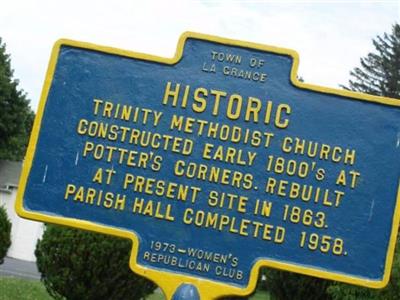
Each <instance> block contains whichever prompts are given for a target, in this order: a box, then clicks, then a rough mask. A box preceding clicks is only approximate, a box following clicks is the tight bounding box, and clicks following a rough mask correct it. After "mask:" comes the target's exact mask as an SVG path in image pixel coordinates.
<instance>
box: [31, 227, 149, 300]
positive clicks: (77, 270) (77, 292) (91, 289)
mask: <svg viewBox="0 0 400 300" xmlns="http://www.w3.org/2000/svg"><path fill="white" fill-rule="evenodd" d="M131 247H132V244H131V242H130V241H128V240H124V239H120V238H116V237H111V236H106V235H102V234H97V233H92V232H88V231H82V230H78V229H73V228H66V227H61V226H57V225H47V226H46V230H45V232H44V234H43V237H42V239H41V240H39V241H38V244H37V246H36V251H35V254H36V258H37V266H38V269H39V271H40V272H41V274H42V275H41V276H42V278H41V279H42V281H43V282H44V285H45V286H46V289H47V291H48V292H49V294H50V295H51V296H53V297H54V298H55V299H68V300H97V299H109V300H113V299H115V300H117V299H118V300H119V299H133V300H134V299H141V298H143V297H144V296H146V295H148V294H150V293H152V292H153V290H154V289H155V288H156V286H155V285H154V284H153V283H152V282H150V281H149V280H147V279H145V278H143V277H140V276H138V275H135V274H134V273H133V272H132V271H131V270H130V268H129V257H130V252H131Z"/></svg>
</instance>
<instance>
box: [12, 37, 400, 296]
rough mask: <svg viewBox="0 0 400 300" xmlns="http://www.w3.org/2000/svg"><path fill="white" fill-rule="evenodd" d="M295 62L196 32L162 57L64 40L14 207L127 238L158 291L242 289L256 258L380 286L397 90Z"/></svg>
mask: <svg viewBox="0 0 400 300" xmlns="http://www.w3.org/2000/svg"><path fill="white" fill-rule="evenodd" d="M327 59H329V57H327ZM298 63H299V62H298V56H297V54H296V52H294V51H292V50H287V49H282V48H277V47H270V46H264V45H259V44H252V43H246V42H240V41H236V40H229V39H224V38H219V37H214V36H208V35H202V34H196V33H186V34H184V35H183V36H182V37H181V39H180V41H179V45H178V50H177V53H176V55H175V57H174V58H172V59H166V58H160V57H155V56H150V55H145V54H139V53H134V52H130V51H123V50H118V49H114V48H108V47H101V46H97V45H92V44H88V43H81V42H75V41H69V40H61V41H59V42H58V43H57V44H56V45H55V47H54V50H53V54H52V57H51V60H50V65H49V69H48V73H47V78H46V81H45V85H44V89H43V93H42V98H41V102H40V107H39V111H38V113H37V117H36V120H35V125H34V130H33V133H32V137H31V141H30V145H29V149H28V154H27V158H26V162H25V164H24V169H23V175H22V178H21V184H20V189H19V195H18V200H17V207H16V208H17V212H18V214H19V215H21V216H23V217H26V218H30V219H34V220H39V221H43V222H52V223H57V224H63V225H68V226H73V227H78V228H82V229H86V230H92V231H96V232H101V233H107V234H111V235H116V236H119V237H123V238H128V239H131V240H132V241H133V249H132V254H131V259H130V267H131V268H132V270H133V271H134V272H136V273H138V274H140V275H143V276H146V277H147V278H150V279H151V280H153V281H155V282H156V283H157V284H158V285H159V286H160V287H161V288H162V289H163V291H164V293H165V294H166V296H167V297H168V299H171V298H172V299H200V298H201V299H214V298H217V297H220V296H224V295H246V294H249V293H250V292H251V291H252V290H253V289H254V288H255V285H256V281H257V274H258V270H259V268H260V267H262V266H269V267H274V268H279V269H284V270H289V271H293V272H297V273H302V274H307V275H312V276H317V277H321V278H327V279H333V280H339V281H343V282H347V283H352V284H358V285H362V286H368V287H375V288H379V287H383V286H384V285H386V283H387V282H388V280H389V276H390V269H391V264H392V260H393V254H394V247H395V240H396V236H397V228H398V224H399V198H400V197H399V169H400V135H399V132H400V122H399V119H400V101H399V100H395V99H389V98H384V97H376V96H371V95H365V94H360V93H354V92H349V91H344V90H336V89H329V88H323V87H318V86H314V85H310V84H305V83H301V82H299V81H298V80H297V79H296V76H297V75H296V74H297V67H298ZM320 67H321V68H322V66H320Z"/></svg>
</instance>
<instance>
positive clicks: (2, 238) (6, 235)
mask: <svg viewBox="0 0 400 300" xmlns="http://www.w3.org/2000/svg"><path fill="white" fill-rule="evenodd" d="M10 245H11V222H10V220H9V219H8V216H7V212H6V210H5V208H4V207H2V206H0V265H1V264H2V263H3V261H4V257H5V256H6V254H7V251H8V248H10Z"/></svg>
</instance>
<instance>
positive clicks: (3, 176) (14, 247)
mask: <svg viewBox="0 0 400 300" xmlns="http://www.w3.org/2000/svg"><path fill="white" fill-rule="evenodd" d="M21 169H22V162H12V161H4V160H0V205H2V206H4V207H5V208H6V210H7V214H8V218H9V219H10V221H11V223H12V228H11V246H10V249H9V250H8V253H7V256H9V257H13V258H17V259H23V260H27V261H36V257H35V247H36V242H37V240H38V239H39V238H41V236H42V234H43V229H44V224H43V223H40V222H34V221H29V220H26V219H22V218H20V217H18V216H17V214H16V213H15V208H14V206H15V199H16V197H17V189H18V182H19V176H20V174H21Z"/></svg>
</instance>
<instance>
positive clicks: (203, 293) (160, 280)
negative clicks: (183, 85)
mask: <svg viewBox="0 0 400 300" xmlns="http://www.w3.org/2000/svg"><path fill="white" fill-rule="evenodd" d="M190 38H193V39H199V40H205V41H210V42H215V43H220V44H224V45H229V46H236V47H243V48H250V49H255V50H261V51H266V52H272V53H276V54H281V55H286V56H289V57H291V58H292V59H293V66H292V69H291V73H290V79H291V82H292V84H293V85H295V86H296V87H298V88H301V89H307V90H311V91H317V92H322V93H326V94H333V95H338V96H345V97H350V98H353V99H356V100H362V101H368V102H375V103H380V104H384V105H389V106H396V107H400V100H397V99H392V98H387V97H379V96H373V95H368V94H362V93H357V92H352V91H346V90H339V89H333V88H327V87H321V86H317V85H312V84H307V83H303V82H300V81H299V80H297V70H298V65H299V56H298V54H297V52H296V51H294V50H290V49H284V48H279V47H273V46H266V45H262V44H256V43H250V42H243V41H238V40H232V39H227V38H221V37H217V36H211V35H206V34H200V33H194V32H185V33H183V34H182V35H181V37H180V39H179V42H178V46H177V50H176V53H175V56H174V57H173V58H163V57H158V56H153V55H148V54H142V53H137V52H132V51H126V50H121V49H116V48H111V47H104V46H99V45H95V44H91V43H85V42H78V41H73V40H67V39H60V40H58V41H57V42H56V43H55V45H54V47H53V50H52V53H51V58H50V62H49V65H48V69H47V73H46V78H45V82H44V85H43V89H42V94H41V97H40V103H39V107H38V112H37V114H36V118H35V122H34V125H33V129H32V134H31V138H30V141H29V146H28V150H27V154H26V159H25V162H24V165H23V169H22V174H21V178H20V182H19V188H18V194H17V200H16V204H15V209H16V211H17V214H18V215H19V216H21V217H24V218H28V219H32V220H37V221H42V222H46V223H56V224H60V225H67V226H72V227H76V228H80V229H84V230H91V231H95V232H99V233H105V234H110V235H114V236H118V237H121V238H127V239H130V240H132V243H133V245H132V252H131V257H130V262H129V265H130V267H131V269H132V270H133V271H134V272H135V273H137V274H139V275H142V276H144V277H147V278H149V279H150V280H153V281H154V282H155V283H156V284H158V285H159V286H160V288H161V289H162V290H163V292H164V294H165V296H166V297H167V299H171V298H172V295H173V293H174V292H175V291H176V289H177V288H178V286H179V285H181V284H182V283H190V284H193V285H195V286H196V287H197V288H198V290H199V293H200V297H201V299H215V298H217V297H221V296H226V295H242V296H244V295H248V294H250V293H251V292H252V291H253V290H254V289H255V287H256V284H257V278H258V271H259V269H260V267H273V268H278V269H282V270H288V271H292V272H296V273H301V274H305V275H311V276H316V277H320V278H326V279H332V280H337V281H342V282H346V283H350V284H356V285H361V286H365V287H371V288H383V287H385V286H386V285H387V283H388V282H389V279H390V272H391V268H392V263H393V255H394V251H395V245H396V237H397V231H398V224H399V220H400V204H399V203H400V181H399V187H398V191H397V199H396V206H395V212H394V218H393V224H392V232H391V235H390V241H389V247H388V252H387V254H386V262H385V270H384V276H383V279H382V280H381V281H372V280H366V279H362V278H359V277H352V276H348V275H345V274H341V273H333V272H329V271H325V270H322V269H321V270H318V269H310V268H308V267H306V266H301V265H294V264H288V263H282V262H277V261H267V260H259V261H257V262H256V263H255V264H254V266H253V268H252V270H251V273H250V280H249V284H248V286H247V287H246V288H244V289H243V288H239V287H236V286H231V285H227V284H224V283H219V282H214V281H211V280H206V279H202V278H196V277H192V276H187V275H183V274H179V273H173V272H165V271H160V270H154V269H150V268H147V267H144V266H140V265H138V264H137V261H136V257H137V254H138V245H139V238H138V237H137V236H136V235H135V234H133V233H132V232H128V231H125V230H119V229H115V228H110V227H106V226H102V225H99V224H96V223H92V222H88V221H83V220H77V219H72V218H62V217H55V216H51V215H45V214H41V213H37V212H31V211H28V210H25V209H24V207H23V195H24V192H25V187H26V183H27V179H28V175H29V172H30V169H31V166H32V161H33V158H34V153H35V150H36V144H37V141H38V137H39V132H40V127H41V122H42V117H43V112H44V108H45V105H46V101H47V97H48V93H49V89H50V86H51V82H52V80H53V75H54V72H55V68H56V63H57V59H58V54H59V51H60V48H61V46H64V45H65V46H72V47H77V48H83V49H89V50H95V51H100V52H104V53H109V54H115V55H119V56H124V57H129V58H136V59H141V60H147V61H153V62H158V63H163V64H169V65H173V64H175V63H177V62H179V60H180V58H181V57H182V53H183V48H184V45H185V42H186V40H187V39H190Z"/></svg>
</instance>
